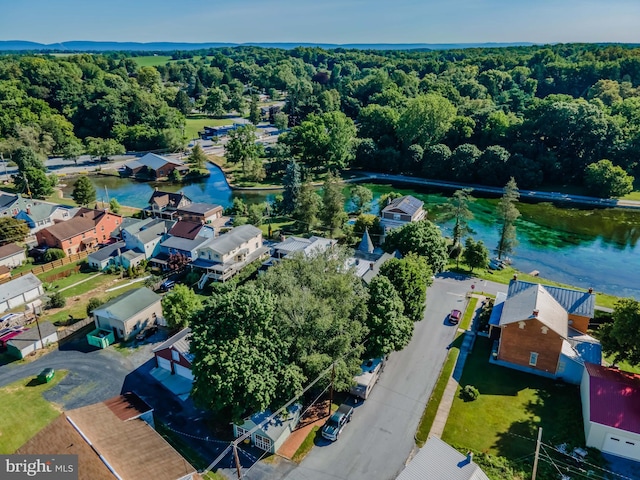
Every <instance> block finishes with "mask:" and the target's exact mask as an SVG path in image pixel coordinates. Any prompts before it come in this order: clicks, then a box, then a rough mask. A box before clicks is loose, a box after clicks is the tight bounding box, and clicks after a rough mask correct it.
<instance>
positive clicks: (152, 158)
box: [137, 153, 183, 170]
mask: <svg viewBox="0 0 640 480" xmlns="http://www.w3.org/2000/svg"><path fill="white" fill-rule="evenodd" d="M137 161H138V162H139V163H141V164H142V165H144V166H145V167H147V168H150V169H152V170H157V169H159V168H162V167H164V166H165V165H166V164H167V163H172V164H174V165H183V163H182V162H178V161H177V160H172V159H170V158H166V157H162V156H160V155H156V154H155V153H147V154H146V155H144V156H143V157H141V158H139V159H138V160H137Z"/></svg>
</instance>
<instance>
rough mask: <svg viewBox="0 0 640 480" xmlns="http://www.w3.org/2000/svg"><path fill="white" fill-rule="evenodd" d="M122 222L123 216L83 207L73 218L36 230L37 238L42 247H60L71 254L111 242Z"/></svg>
mask: <svg viewBox="0 0 640 480" xmlns="http://www.w3.org/2000/svg"><path fill="white" fill-rule="evenodd" d="M121 223H122V217H121V216H119V215H115V214H113V213H110V212H108V211H106V210H92V209H89V208H81V209H79V210H78V212H77V213H76V214H75V215H74V216H73V218H70V219H69V220H67V221H65V222H60V223H57V224H55V225H52V226H50V227H47V228H43V229H42V230H40V231H38V232H36V240H37V241H38V245H40V246H41V247H49V248H59V249H60V250H63V251H64V252H65V253H66V254H67V255H71V254H74V253H78V252H82V251H84V250H88V249H93V248H95V247H97V246H98V244H100V243H108V242H110V241H111V238H110V235H111V232H113V231H114V230H115V229H116V228H117V227H118V225H120V224H121Z"/></svg>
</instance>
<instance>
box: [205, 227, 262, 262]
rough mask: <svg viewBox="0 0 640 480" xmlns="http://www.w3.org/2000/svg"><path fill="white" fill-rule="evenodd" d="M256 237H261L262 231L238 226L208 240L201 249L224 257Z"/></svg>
mask: <svg viewBox="0 0 640 480" xmlns="http://www.w3.org/2000/svg"><path fill="white" fill-rule="evenodd" d="M258 235H262V231H261V230H260V229H259V228H256V227H254V226H253V225H240V226H239V227H236V228H234V229H233V230H231V231H229V232H227V233H225V234H223V235H220V236H219V237H217V238H212V239H210V240H209V242H208V243H207V244H205V245H203V246H202V248H208V249H210V250H213V251H214V252H217V253H219V254H220V255H226V254H227V253H229V252H231V251H232V250H234V249H235V248H238V247H239V246H240V245H241V244H243V243H245V242H247V241H249V240H251V239H252V238H254V237H256V236H258Z"/></svg>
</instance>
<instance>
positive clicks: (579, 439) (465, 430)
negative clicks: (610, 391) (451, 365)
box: [442, 337, 584, 461]
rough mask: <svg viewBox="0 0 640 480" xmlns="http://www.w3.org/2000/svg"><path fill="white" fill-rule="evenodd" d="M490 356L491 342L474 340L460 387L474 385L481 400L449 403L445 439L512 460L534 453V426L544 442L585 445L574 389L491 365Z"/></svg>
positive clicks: (578, 401)
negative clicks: (540, 429) (449, 410)
mask: <svg viewBox="0 0 640 480" xmlns="http://www.w3.org/2000/svg"><path fill="white" fill-rule="evenodd" d="M490 352H491V343H490V340H489V339H487V338H483V337H478V339H477V341H476V345H475V348H474V350H473V352H472V353H471V354H470V355H469V356H468V357H467V361H466V363H465V367H464V372H463V374H462V378H461V381H460V386H461V387H463V386H465V385H473V386H475V387H476V388H477V389H478V390H479V391H480V396H479V397H478V399H477V400H475V401H472V402H465V401H463V400H462V399H460V398H459V397H456V398H455V399H454V402H453V406H452V408H451V412H450V413H449V419H448V421H447V425H446V427H445V430H444V434H443V436H442V439H443V440H444V441H446V442H447V443H449V444H451V445H454V446H457V447H463V448H468V449H471V450H474V451H477V452H485V453H491V454H494V455H499V456H502V457H505V458H507V459H509V460H512V461H513V460H516V459H520V458H523V457H527V456H528V455H530V454H531V453H533V450H534V447H535V438H536V434H537V430H538V427H543V432H544V438H543V440H544V442H545V443H547V444H552V445H558V444H560V443H563V442H568V443H569V444H571V445H574V446H577V445H584V431H583V426H582V408H581V404H580V391H579V389H578V387H577V386H574V385H567V384H564V383H562V382H556V381H554V380H551V379H546V378H543V377H539V376H537V375H531V374H528V373H523V372H518V371H516V370H511V369H508V368H505V367H499V366H497V365H492V364H490V363H489V361H488V359H489V355H490Z"/></svg>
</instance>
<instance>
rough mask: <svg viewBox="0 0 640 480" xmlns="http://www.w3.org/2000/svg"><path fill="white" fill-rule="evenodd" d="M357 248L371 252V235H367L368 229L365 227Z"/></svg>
mask: <svg viewBox="0 0 640 480" xmlns="http://www.w3.org/2000/svg"><path fill="white" fill-rule="evenodd" d="M358 250H359V251H361V252H365V253H373V250H374V248H373V242H372V241H371V237H370V236H369V229H368V228H366V227H365V229H364V233H363V234H362V240H360V245H358Z"/></svg>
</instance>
